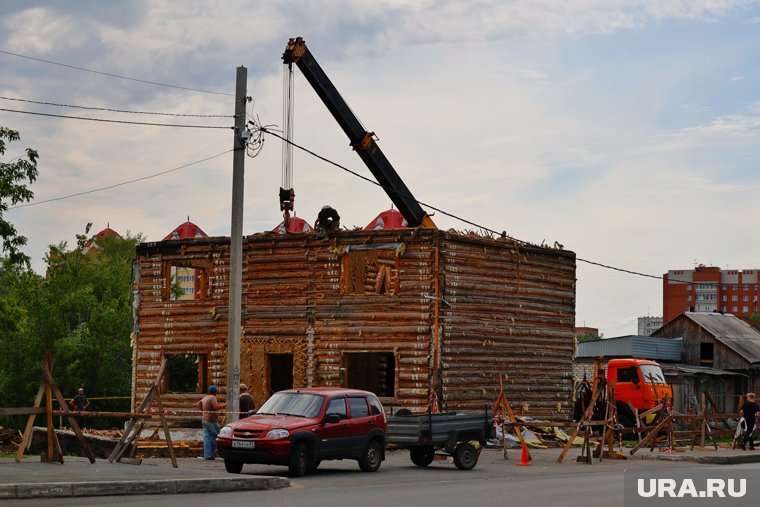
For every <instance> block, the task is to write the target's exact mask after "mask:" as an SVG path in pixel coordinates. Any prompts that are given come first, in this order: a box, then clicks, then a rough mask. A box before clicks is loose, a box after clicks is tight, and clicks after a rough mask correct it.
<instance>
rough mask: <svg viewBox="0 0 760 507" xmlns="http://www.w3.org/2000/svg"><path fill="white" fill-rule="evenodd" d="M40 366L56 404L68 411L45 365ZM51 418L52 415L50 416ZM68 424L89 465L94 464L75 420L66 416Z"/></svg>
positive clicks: (87, 445) (90, 451)
mask: <svg viewBox="0 0 760 507" xmlns="http://www.w3.org/2000/svg"><path fill="white" fill-rule="evenodd" d="M40 366H41V367H42V374H43V375H44V376H45V380H46V381H47V384H48V386H49V387H50V389H51V391H52V392H53V394H55V397H56V399H57V400H58V403H60V404H61V407H64V410H66V411H68V405H67V404H66V399H65V398H64V397H63V395H62V394H61V391H60V390H59V389H58V386H56V384H55V380H53V376H52V374H51V373H50V372H49V371H48V369H47V366H46V365H45V363H40ZM50 415H51V416H52V414H50ZM68 418H69V423H70V424H71V429H73V430H74V433H75V434H76V436H77V439H78V440H79V443H80V444H82V448H83V449H84V452H85V454H86V455H87V458H88V459H89V460H90V463H95V456H94V455H93V454H92V449H90V445H89V444H88V443H87V440H85V438H84V435H82V430H81V429H80V428H79V424H77V421H76V419H75V418H74V417H73V416H71V415H68Z"/></svg>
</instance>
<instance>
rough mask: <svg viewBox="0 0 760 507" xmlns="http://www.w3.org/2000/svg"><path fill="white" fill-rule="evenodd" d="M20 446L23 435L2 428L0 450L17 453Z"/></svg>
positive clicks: (0, 428)
mask: <svg viewBox="0 0 760 507" xmlns="http://www.w3.org/2000/svg"><path fill="white" fill-rule="evenodd" d="M19 445H21V435H19V434H18V433H16V432H15V431H14V430H12V429H11V428H3V427H2V426H0V448H2V449H4V450H8V449H10V450H12V451H13V452H16V449H18V446H19ZM9 452H10V451H9Z"/></svg>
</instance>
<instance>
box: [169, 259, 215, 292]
mask: <svg viewBox="0 0 760 507" xmlns="http://www.w3.org/2000/svg"><path fill="white" fill-rule="evenodd" d="M166 278H167V280H166V284H165V290H164V299H170V300H200V299H205V293H206V286H207V281H208V276H207V273H206V268H205V267H202V266H194V265H190V264H184V263H169V264H168V269H167V270H166Z"/></svg>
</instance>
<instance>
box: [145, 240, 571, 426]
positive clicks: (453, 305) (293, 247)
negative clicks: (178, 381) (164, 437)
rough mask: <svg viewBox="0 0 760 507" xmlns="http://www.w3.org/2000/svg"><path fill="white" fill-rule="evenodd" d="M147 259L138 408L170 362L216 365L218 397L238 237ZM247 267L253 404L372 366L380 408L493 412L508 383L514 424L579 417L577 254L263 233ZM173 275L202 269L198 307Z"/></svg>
mask: <svg viewBox="0 0 760 507" xmlns="http://www.w3.org/2000/svg"><path fill="white" fill-rule="evenodd" d="M137 253H138V255H137V258H136V269H135V272H136V274H137V277H136V278H137V279H136V282H137V284H138V289H139V290H138V298H137V300H136V311H135V356H134V357H135V365H134V372H135V373H134V379H133V384H134V387H133V398H134V399H133V405H137V404H139V403H140V401H141V400H142V398H143V397H144V396H145V393H147V390H148V389H149V387H150V385H151V383H152V381H153V379H154V378H155V374H156V373H157V371H158V366H159V365H160V361H161V357H162V355H163V354H205V355H206V356H207V359H208V364H207V372H206V373H207V376H208V383H215V384H217V385H218V386H219V388H220V392H221V394H222V398H223V397H224V394H225V392H226V390H225V377H226V364H225V361H226V349H227V318H228V314H227V303H228V272H229V266H228V263H229V240H228V239H227V238H205V239H201V240H179V241H166V242H158V243H145V244H142V245H139V246H138V252H137ZM243 257H244V259H243V286H242V289H243V308H242V312H243V315H242V328H243V329H242V334H241V381H242V382H244V383H247V384H249V386H250V388H251V393H252V395H253V397H254V399H255V401H256V404H257V406H259V405H261V403H263V401H265V400H266V398H268V396H269V395H270V394H271V390H272V389H271V388H272V386H271V380H272V378H273V376H278V375H279V376H281V375H282V374H292V381H293V386H294V387H303V386H347V383H348V381H349V377H350V378H353V379H356V378H358V377H357V374H359V376H361V375H360V374H361V372H357V371H352V368H353V369H354V370H356V369H357V368H358V366H357V365H362V366H361V367H362V368H365V369H366V370H367V372H366V377H367V379H370V378H374V380H375V381H376V382H377V385H378V386H381V388H387V389H390V390H391V391H392V392H390V393H386V394H387V395H386V396H383V397H382V399H383V401H384V403H385V404H386V405H387V406H389V407H393V406H396V407H401V406H403V407H406V408H410V409H412V410H414V411H422V410H424V409H425V407H427V405H428V403H429V401H430V394H431V389H432V390H433V391H434V392H435V393H436V394H437V395H438V399H439V402H440V403H441V404H442V405H443V408H445V409H449V410H465V411H477V410H482V408H483V405H484V404H489V405H492V404H493V403H494V401H495V400H496V396H497V394H498V385H499V375H500V374H506V375H507V381H506V386H505V387H506V391H507V392H506V394H507V397H508V398H509V400H510V402H511V403H512V405H513V408H514V409H515V410H516V411H518V413H519V412H521V411H522V409H523V408H527V409H528V413H529V414H530V415H532V416H535V417H539V418H554V419H566V418H568V417H569V416H570V413H571V404H570V403H571V402H570V398H571V392H572V351H573V328H574V327H573V326H574V304H575V292H574V286H575V258H574V254H572V252H566V251H559V250H553V249H542V248H537V247H524V246H523V247H518V245H516V244H513V243H511V242H505V241H501V240H499V241H497V240H490V239H484V238H469V237H464V236H459V235H456V234H449V233H445V232H443V231H438V230H411V229H405V230H378V231H363V230H358V231H341V232H340V233H338V234H335V235H332V236H331V237H330V238H319V237H317V236H315V235H313V234H288V235H280V234H275V233H261V234H255V235H251V236H248V237H246V238H245V240H244V242H243ZM171 265H182V266H192V267H195V268H196V269H198V270H200V271H199V273H201V274H202V275H203V276H204V277H205V279H204V280H203V283H201V286H202V287H203V288H204V289H203V295H202V297H201V298H199V299H196V300H191V301H184V300H179V301H176V300H171V299H170V297H169V286H168V284H169V282H168V280H169V276H168V269H170V266H171ZM281 354H286V355H290V356H292V372H281V371H280V372H272V371H270V365H272V364H277V365H280V367H281V365H282V364H283V363H281V362H272V361H270V356H272V355H281ZM352 354H354V355H352ZM356 354H363V355H362V356H357V355H356ZM359 359H360V360H359ZM368 361H369V362H368ZM368 364H371V365H372V366H373V367H372V368H368V367H367V365H368ZM389 365H390V366H389ZM375 367H376V368H375ZM386 367H388V368H390V367H393V369H392V370H390V375H389V376H388V375H386V376H384V375H383V371H384V368H386ZM286 376H287V375H286ZM368 381H369V380H368ZM349 387H356V386H349ZM201 394H202V393H200V392H199V393H181V394H180V393H170V392H169V393H165V394H163V395H162V399H163V401H164V404H165V405H166V407H167V409H169V410H182V409H192V407H193V403H194V402H195V401H196V400H197V399H198V398H199V397H200V396H201ZM197 419H198V418H197V417H192V416H188V415H186V414H185V415H178V416H177V417H176V418H175V419H174V422H175V423H177V424H180V423H181V422H182V421H183V420H184V421H185V423H187V421H188V420H197ZM196 422H197V421H196Z"/></svg>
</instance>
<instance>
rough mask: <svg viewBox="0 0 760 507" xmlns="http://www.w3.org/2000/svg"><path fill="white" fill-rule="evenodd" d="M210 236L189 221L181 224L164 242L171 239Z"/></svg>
mask: <svg viewBox="0 0 760 507" xmlns="http://www.w3.org/2000/svg"><path fill="white" fill-rule="evenodd" d="M207 237H208V234H206V233H205V232H203V230H202V229H201V228H200V227H198V226H197V225H195V224H194V223H192V222H191V221H190V220H189V219H188V220H187V222H185V223H183V224H180V225H178V226H177V228H176V229H174V230H173V231H172V232H170V233H169V234H167V235H166V237H165V238H164V239H163V240H162V241H167V240H170V239H185V238H207Z"/></svg>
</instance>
